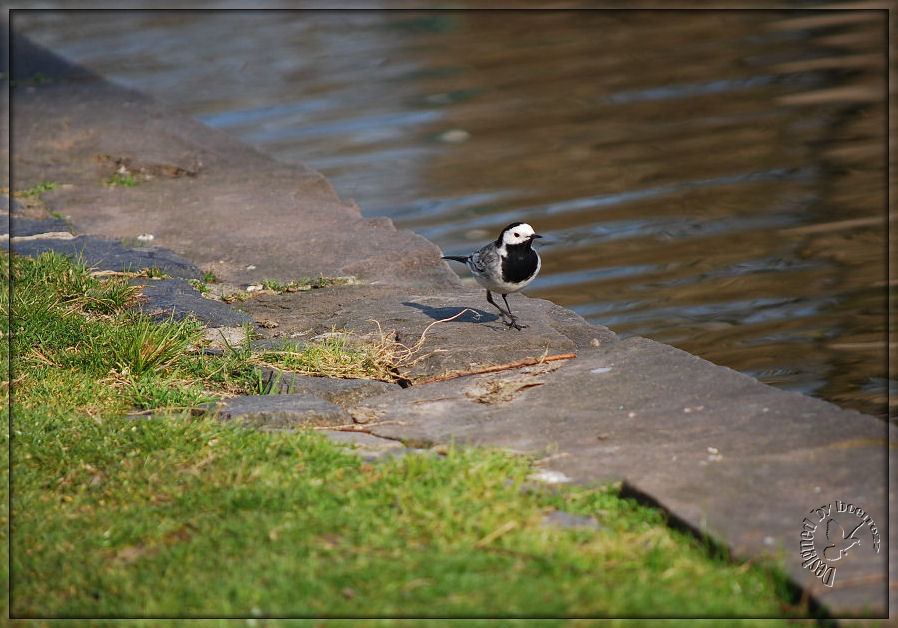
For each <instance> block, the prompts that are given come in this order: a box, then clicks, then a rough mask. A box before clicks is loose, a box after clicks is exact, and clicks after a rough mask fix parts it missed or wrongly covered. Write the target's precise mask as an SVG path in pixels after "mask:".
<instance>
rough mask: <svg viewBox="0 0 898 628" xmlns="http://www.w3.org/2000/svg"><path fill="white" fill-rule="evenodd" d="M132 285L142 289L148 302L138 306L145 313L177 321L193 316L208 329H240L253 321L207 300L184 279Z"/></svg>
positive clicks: (133, 281)
mask: <svg viewBox="0 0 898 628" xmlns="http://www.w3.org/2000/svg"><path fill="white" fill-rule="evenodd" d="M131 283H132V284H133V285H137V286H141V297H142V299H145V300H142V301H141V302H140V303H138V304H137V306H135V307H136V309H139V310H140V311H141V312H143V313H144V314H150V315H153V316H158V317H165V318H167V317H169V316H170V317H172V318H174V320H176V321H180V320H184V319H185V318H187V317H188V316H190V315H193V316H194V317H195V318H196V319H197V320H198V321H200V322H201V323H204V324H205V325H208V326H209V327H239V326H241V325H244V324H247V323H252V322H253V319H252V318H251V317H250V316H248V315H246V314H244V313H242V312H238V311H237V310H235V309H234V308H232V307H231V306H230V305H228V304H227V303H223V302H222V301H216V300H214V299H207V298H205V297H204V296H203V295H202V294H201V293H200V291H199V290H196V289H195V288H194V287H193V286H191V285H190V284H189V283H187V282H186V281H184V280H183V279H133V280H132V281H131Z"/></svg>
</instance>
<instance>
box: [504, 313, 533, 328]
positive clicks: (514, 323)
mask: <svg viewBox="0 0 898 628" xmlns="http://www.w3.org/2000/svg"><path fill="white" fill-rule="evenodd" d="M502 322H503V323H505V325H506V326H507V327H508V328H509V329H511V328H512V327H514V328H515V329H518V330H521V329H524V328H525V327H527V325H521V324H520V323H519V322H518V319H517V318H515V317H514V316H513V317H512V318H511V320H507V321H506V320H503V321H502Z"/></svg>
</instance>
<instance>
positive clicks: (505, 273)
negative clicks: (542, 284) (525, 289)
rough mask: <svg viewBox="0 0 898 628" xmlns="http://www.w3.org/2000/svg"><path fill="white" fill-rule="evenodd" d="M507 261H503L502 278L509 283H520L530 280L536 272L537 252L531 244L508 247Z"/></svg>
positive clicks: (506, 249)
mask: <svg viewBox="0 0 898 628" xmlns="http://www.w3.org/2000/svg"><path fill="white" fill-rule="evenodd" d="M505 251H506V255H505V259H503V260H502V278H503V279H504V280H505V281H507V282H509V283H520V282H522V281H524V280H525V279H529V278H530V276H531V275H532V274H533V272H534V271H535V270H536V264H537V260H538V259H539V258H538V257H537V256H536V251H534V250H533V249H532V248H530V243H529V242H527V243H524V244H513V245H506V247H505Z"/></svg>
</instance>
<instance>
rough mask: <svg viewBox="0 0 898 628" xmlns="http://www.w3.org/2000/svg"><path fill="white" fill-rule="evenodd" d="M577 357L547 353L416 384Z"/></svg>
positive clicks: (573, 354)
mask: <svg viewBox="0 0 898 628" xmlns="http://www.w3.org/2000/svg"><path fill="white" fill-rule="evenodd" d="M576 357H577V354H576V353H559V354H557V355H547V356H544V357H542V358H527V359H526V360H518V361H517V362H508V363H506V364H497V365H496V366H485V367H483V368H479V369H473V370H470V371H461V372H456V373H447V374H446V375H440V376H438V377H431V378H430V379H425V380H423V381H420V382H415V386H420V385H421V384H432V383H433V382H440V381H443V380H446V379H455V378H456V377H465V376H466V375H482V374H484V373H495V372H496V371H507V370H509V369H516V368H521V367H524V366H535V365H537V364H542V363H543V362H555V361H556V360H572V359H574V358H576Z"/></svg>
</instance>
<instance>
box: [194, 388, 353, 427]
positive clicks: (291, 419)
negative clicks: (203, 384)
mask: <svg viewBox="0 0 898 628" xmlns="http://www.w3.org/2000/svg"><path fill="white" fill-rule="evenodd" d="M207 408H208V411H209V412H210V413H212V414H214V415H216V416H218V418H220V419H221V420H222V421H238V422H240V423H242V424H243V425H244V426H246V427H252V428H255V429H260V430H267V431H270V430H285V429H297V428H302V427H321V426H328V425H351V424H352V418H351V417H350V416H349V413H348V412H346V410H344V409H343V408H341V407H340V406H338V405H335V404H333V403H328V402H327V401H324V400H323V399H319V398H318V397H315V396H313V395H243V396H240V397H232V398H230V399H225V400H224V401H219V402H216V403H213V404H209V405H208V406H207Z"/></svg>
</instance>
